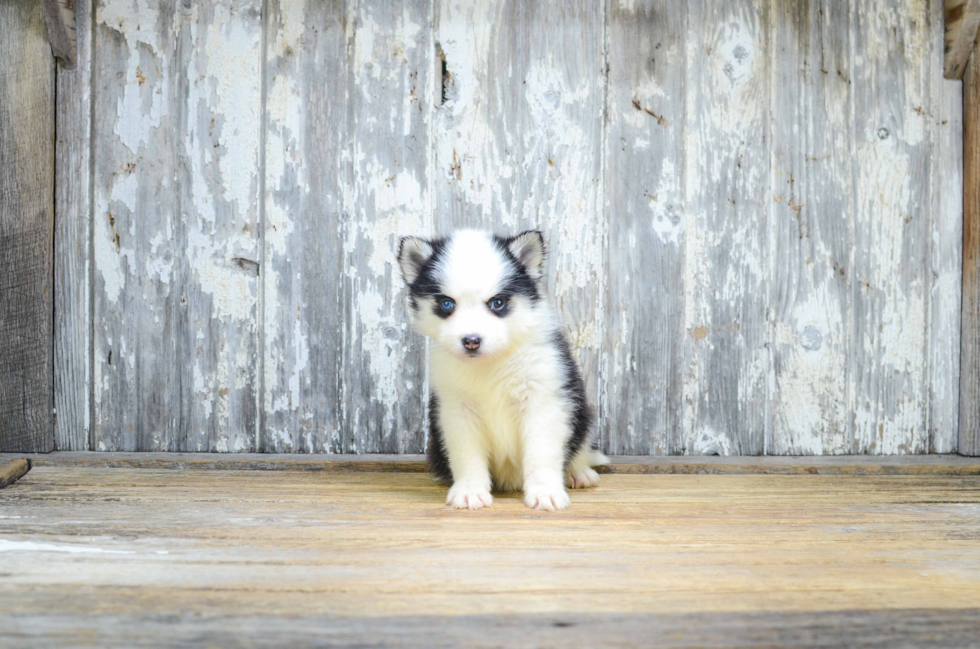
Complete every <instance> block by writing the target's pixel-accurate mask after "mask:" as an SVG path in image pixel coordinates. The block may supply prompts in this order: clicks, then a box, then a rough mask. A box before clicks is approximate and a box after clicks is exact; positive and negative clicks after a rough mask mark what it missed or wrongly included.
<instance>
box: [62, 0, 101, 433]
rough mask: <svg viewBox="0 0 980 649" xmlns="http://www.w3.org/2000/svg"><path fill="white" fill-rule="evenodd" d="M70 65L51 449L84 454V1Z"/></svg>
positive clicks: (88, 315)
mask: <svg viewBox="0 0 980 649" xmlns="http://www.w3.org/2000/svg"><path fill="white" fill-rule="evenodd" d="M75 12H76V23H77V28H78V41H77V47H78V50H77V53H78V57H77V64H76V66H75V68H74V69H71V70H69V69H65V68H64V67H59V68H58V74H57V93H56V94H57V110H56V119H57V121H56V127H55V131H56V133H57V136H58V137H57V141H56V142H55V183H54V188H55V204H54V219H55V223H56V224H57V227H56V228H55V232H54V259H55V263H54V364H55V370H54V406H55V427H54V434H55V446H56V447H57V448H59V449H61V450H66V451H84V450H88V449H89V435H90V433H91V428H92V421H91V414H92V413H91V405H92V389H93V386H92V325H93V323H92V194H91V192H92V174H91V171H92V167H91V162H92V122H93V119H92V118H93V113H92V108H93V105H92V45H93V44H92V2H90V1H89V0H76V3H75Z"/></svg>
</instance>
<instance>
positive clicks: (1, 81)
mask: <svg viewBox="0 0 980 649" xmlns="http://www.w3.org/2000/svg"><path fill="white" fill-rule="evenodd" d="M0 32H2V33H3V39H2V40H0V159H2V160H3V162H2V164H0V341H2V342H0V450H2V451H28V452H31V451H42V452H43V451H50V450H52V449H53V448H54V432H53V420H52V407H53V394H54V388H53V376H52V367H53V351H54V350H53V347H54V344H53V339H52V320H53V306H54V297H53V295H54V291H53V286H52V277H53V274H54V272H53V266H52V265H53V257H52V253H53V249H54V241H53V238H54V218H53V217H54V125H55V124H54V119H55V118H54V104H55V99H54V97H55V89H54V60H53V59H52V58H51V49H50V47H49V45H48V42H47V38H46V37H45V27H44V13H43V8H42V7H41V5H40V3H19V2H3V3H0Z"/></svg>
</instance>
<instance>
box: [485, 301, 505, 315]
mask: <svg viewBox="0 0 980 649" xmlns="http://www.w3.org/2000/svg"><path fill="white" fill-rule="evenodd" d="M505 304H506V302H504V298H502V297H495V298H493V299H492V300H490V302H489V304H488V306H489V307H490V310H491V311H494V312H496V311H501V310H502V309H503V308H504V305H505Z"/></svg>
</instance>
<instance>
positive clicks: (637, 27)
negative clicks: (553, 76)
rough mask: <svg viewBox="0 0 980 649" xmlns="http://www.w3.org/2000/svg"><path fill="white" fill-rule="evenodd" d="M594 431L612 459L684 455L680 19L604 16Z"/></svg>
mask: <svg viewBox="0 0 980 649" xmlns="http://www.w3.org/2000/svg"><path fill="white" fill-rule="evenodd" d="M606 22H607V27H606V29H607V33H608V36H607V47H608V48H609V54H608V62H609V63H608V70H609V71H608V79H607V87H606V94H607V122H608V126H607V133H606V138H605V156H606V160H605V174H604V190H603V191H604V195H605V214H604V218H605V220H606V224H607V225H606V227H607V229H608V241H609V243H608V245H609V249H610V251H615V254H609V255H607V257H606V266H607V269H606V271H605V273H604V276H605V278H606V280H605V281H606V293H605V310H606V313H607V317H606V318H605V319H604V321H603V338H602V347H603V351H604V359H605V362H604V364H603V367H602V371H603V382H604V384H605V388H604V390H603V391H602V401H601V431H602V434H603V437H604V440H603V441H604V448H605V449H606V450H607V451H608V452H610V453H624V454H638V455H641V454H644V453H652V454H661V455H662V454H666V453H670V452H674V451H676V450H677V449H681V448H683V438H684V434H683V429H682V427H683V426H684V417H683V414H684V404H683V391H682V389H681V386H682V385H683V380H684V373H685V370H686V365H685V362H684V350H685V345H684V338H685V336H686V335H687V334H686V332H685V331H684V299H685V293H684V291H683V290H679V288H680V286H679V283H680V282H681V281H682V280H681V279H680V278H682V277H683V273H684V251H685V240H686V236H687V234H686V233H687V229H686V224H685V214H686V213H687V210H686V207H685V206H686V199H685V196H684V181H683V178H684V170H685V164H686V163H685V160H686V155H687V153H688V152H687V149H686V148H685V146H684V123H685V114H686V112H687V106H686V104H685V102H684V99H683V98H684V92H685V86H686V82H687V65H686V61H687V11H686V8H685V6H684V5H681V4H676V5H675V4H670V3H663V2H656V1H652V0H651V1H648V2H642V3H637V2H620V1H619V0H611V1H610V2H609V4H608V7H607V18H606Z"/></svg>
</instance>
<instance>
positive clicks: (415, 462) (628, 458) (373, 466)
mask: <svg viewBox="0 0 980 649" xmlns="http://www.w3.org/2000/svg"><path fill="white" fill-rule="evenodd" d="M22 457H25V456H24V455H11V454H6V455H5V454H2V453H0V462H2V461H5V460H14V459H19V458H22ZM26 457H27V459H30V460H31V461H32V462H33V463H34V464H35V465H36V466H80V467H86V466H88V467H103V468H143V469H182V470H185V469H204V470H225V471H228V470H234V471H238V470H250V471H328V472H336V471H341V472H349V471H361V472H364V471H375V472H384V473H389V472H395V473H398V472H409V473H425V472H426V471H427V469H426V464H425V458H424V456H422V455H412V454H398V455H381V454H366V455H326V454H309V453H277V454H265V453H235V454H229V455H224V454H215V453H103V452H98V451H95V452H84V451H83V452H66V451H59V452H55V453H48V454H43V455H27V456H26ZM599 470H600V472H601V473H626V474H661V473H668V474H673V473H679V474H683V473H693V474H729V475H741V474H759V475H769V474H772V475H800V474H802V475H814V474H819V475H926V474H928V475H980V459H975V458H968V457H962V456H959V455H890V456H884V455H875V456H864V455H826V456H813V455H811V456H704V457H692V456H677V455H670V456H635V455H614V456H612V457H610V464H609V465H608V466H604V467H600V469H599Z"/></svg>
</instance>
